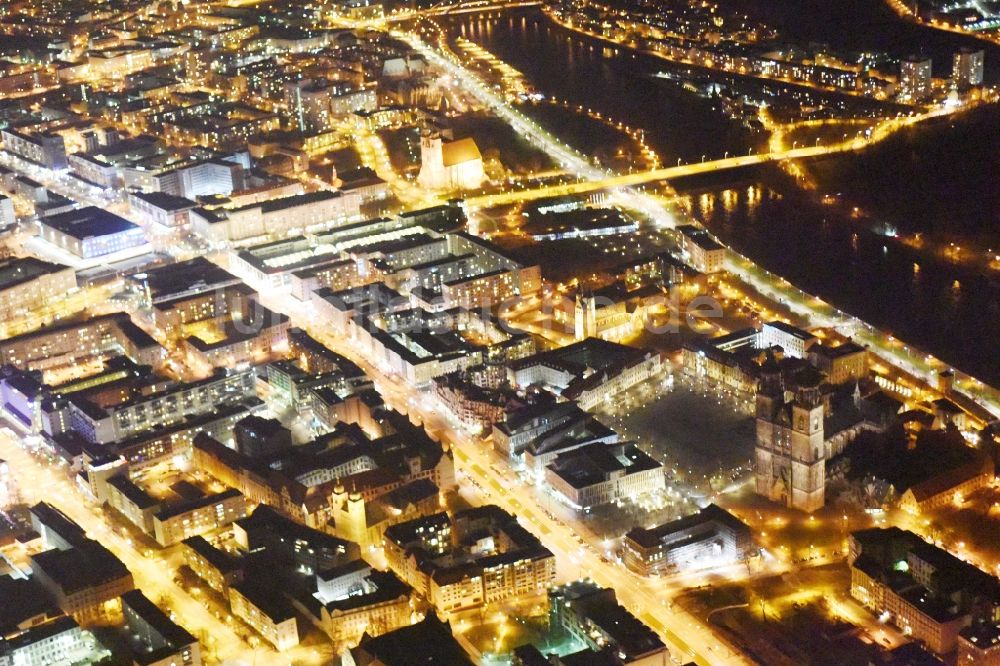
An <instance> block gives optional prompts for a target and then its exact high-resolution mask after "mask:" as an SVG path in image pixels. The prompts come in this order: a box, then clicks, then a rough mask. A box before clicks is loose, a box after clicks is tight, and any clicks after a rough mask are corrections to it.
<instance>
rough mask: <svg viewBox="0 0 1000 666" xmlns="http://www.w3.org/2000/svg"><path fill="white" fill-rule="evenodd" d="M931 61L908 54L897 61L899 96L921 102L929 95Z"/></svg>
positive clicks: (913, 101) (906, 99) (905, 99)
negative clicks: (908, 55)
mask: <svg viewBox="0 0 1000 666" xmlns="http://www.w3.org/2000/svg"><path fill="white" fill-rule="evenodd" d="M931 91H932V89H931V61H930V59H929V58H922V57H919V56H910V57H908V58H904V59H903V60H901V61H900V62H899V96H900V97H901V98H902V99H903V100H904V101H908V102H912V103H916V102H922V101H924V100H926V99H927V98H928V97H930V95H931Z"/></svg>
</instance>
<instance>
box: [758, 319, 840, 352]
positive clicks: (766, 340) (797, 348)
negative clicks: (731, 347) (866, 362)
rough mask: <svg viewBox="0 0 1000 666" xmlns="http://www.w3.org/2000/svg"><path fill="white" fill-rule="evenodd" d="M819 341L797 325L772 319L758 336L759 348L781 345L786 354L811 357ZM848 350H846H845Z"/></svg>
mask: <svg viewBox="0 0 1000 666" xmlns="http://www.w3.org/2000/svg"><path fill="white" fill-rule="evenodd" d="M818 343H819V338H817V337H816V336H815V335H813V334H812V333H810V332H809V331H804V330H802V329H801V328H798V327H797V326H792V325H791V324H786V323H785V322H783V321H770V322H767V323H766V324H764V325H763V326H761V328H760V334H759V335H758V336H757V348H758V349H771V348H772V347H781V350H782V352H784V354H785V355H786V356H794V357H795V358H809V352H810V350H811V349H812V347H813V345H816V344H818ZM845 351H846V350H845Z"/></svg>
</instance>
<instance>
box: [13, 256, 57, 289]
mask: <svg viewBox="0 0 1000 666" xmlns="http://www.w3.org/2000/svg"><path fill="white" fill-rule="evenodd" d="M64 270H70V269H69V267H68V266H63V265H62V264H53V263H50V262H48V261H42V260H41V259H36V258H35V257H12V258H10V259H5V260H3V261H0V289H10V288H12V287H16V286H18V285H20V284H24V283H26V282H30V281H31V280H34V279H35V278H39V277H41V276H43V275H50V274H52V273H57V272H59V271H64Z"/></svg>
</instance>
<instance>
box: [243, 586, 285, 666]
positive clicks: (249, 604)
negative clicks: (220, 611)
mask: <svg viewBox="0 0 1000 666" xmlns="http://www.w3.org/2000/svg"><path fill="white" fill-rule="evenodd" d="M229 607H230V609H231V610H232V612H233V615H235V616H236V617H238V618H240V619H241V620H243V621H244V622H246V623H247V624H248V625H250V626H251V627H253V629H254V631H256V632H257V633H259V634H260V635H261V636H263V637H264V639H265V640H266V641H267V642H268V643H270V644H271V645H273V646H274V648H275V649H276V650H278V651H279V652H280V651H282V650H288V649H290V648H293V647H295V646H296V645H298V644H299V628H298V624H296V620H295V609H294V608H293V607H292V604H291V602H289V601H288V600H287V599H285V597H283V596H282V595H281V594H279V593H277V592H275V591H274V590H272V589H269V588H265V587H262V586H258V585H255V584H253V583H248V582H244V583H237V584H236V585H233V586H232V587H230V588H229Z"/></svg>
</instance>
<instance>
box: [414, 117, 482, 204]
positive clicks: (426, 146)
mask: <svg viewBox="0 0 1000 666" xmlns="http://www.w3.org/2000/svg"><path fill="white" fill-rule="evenodd" d="M418 180H419V182H420V184H421V185H423V186H424V187H427V188H429V189H435V190H443V189H457V190H475V189H478V188H479V187H481V186H482V184H483V181H485V180H486V173H485V171H484V170H483V156H482V155H481V154H480V153H479V147H478V146H477V145H476V142H475V141H474V140H473V139H472V138H468V137H467V138H464V139H457V140H452V139H445V138H444V137H443V136H442V134H441V132H439V131H435V130H430V129H427V130H424V131H423V132H421V134H420V175H419V176H418Z"/></svg>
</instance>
